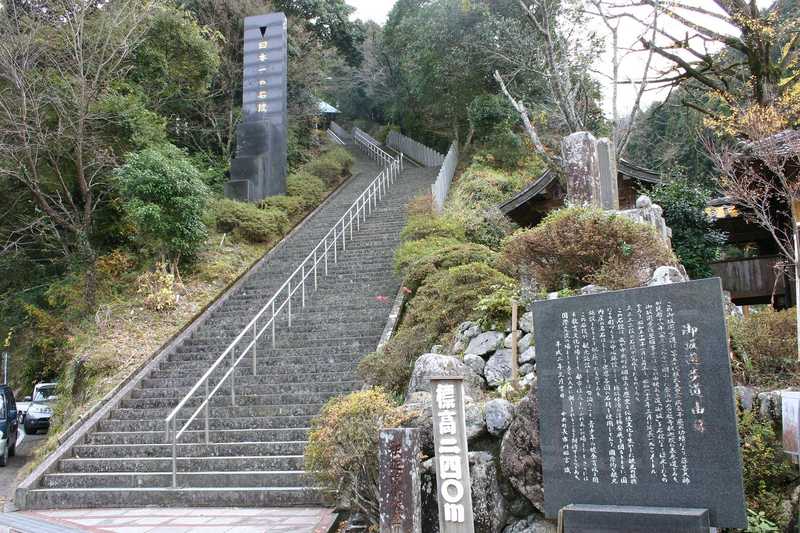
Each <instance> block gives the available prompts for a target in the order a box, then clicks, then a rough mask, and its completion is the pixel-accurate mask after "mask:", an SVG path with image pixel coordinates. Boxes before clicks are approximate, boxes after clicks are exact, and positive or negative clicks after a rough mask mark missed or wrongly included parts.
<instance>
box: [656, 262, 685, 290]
mask: <svg viewBox="0 0 800 533" xmlns="http://www.w3.org/2000/svg"><path fill="white" fill-rule="evenodd" d="M684 281H688V280H687V278H686V277H685V276H684V275H683V273H682V272H681V271H680V270H678V269H677V268H675V267H674V266H660V267H658V268H657V269H655V270H654V271H653V275H652V276H651V278H650V281H649V282H648V283H647V285H648V287H654V286H656V285H669V284H671V283H682V282H684Z"/></svg>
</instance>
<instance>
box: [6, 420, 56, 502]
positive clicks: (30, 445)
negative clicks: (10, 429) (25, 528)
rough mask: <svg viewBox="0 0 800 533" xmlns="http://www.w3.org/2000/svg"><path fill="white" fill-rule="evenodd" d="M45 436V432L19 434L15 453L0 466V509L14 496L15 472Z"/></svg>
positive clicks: (28, 459)
mask: <svg viewBox="0 0 800 533" xmlns="http://www.w3.org/2000/svg"><path fill="white" fill-rule="evenodd" d="M23 433H24V430H23ZM46 438H47V435H46V434H45V435H42V434H38V435H21V441H18V442H17V455H16V456H15V457H9V458H8V464H7V465H6V466H5V467H2V468H0V511H2V509H3V507H4V506H5V504H6V502H7V501H10V500H11V499H12V498H13V496H14V488H15V487H16V481H17V474H18V473H19V471H20V469H21V468H22V467H23V466H25V463H27V462H28V461H30V460H31V458H33V454H34V452H35V451H36V448H38V447H39V446H41V445H42V444H43V443H44V441H45V439H46Z"/></svg>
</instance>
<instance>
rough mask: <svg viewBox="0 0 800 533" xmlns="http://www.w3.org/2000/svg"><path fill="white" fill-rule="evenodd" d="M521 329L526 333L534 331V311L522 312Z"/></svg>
mask: <svg viewBox="0 0 800 533" xmlns="http://www.w3.org/2000/svg"><path fill="white" fill-rule="evenodd" d="M519 329H521V330H522V331H524V332H525V333H533V311H528V312H527V313H523V314H522V317H521V318H520V319H519Z"/></svg>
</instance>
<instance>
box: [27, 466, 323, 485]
mask: <svg viewBox="0 0 800 533" xmlns="http://www.w3.org/2000/svg"><path fill="white" fill-rule="evenodd" d="M176 483H177V486H178V487H179V488H188V487H202V488H215V487H220V488H221V487H249V488H254V487H306V486H310V485H313V484H314V481H313V479H311V477H310V476H309V475H308V474H307V473H306V472H305V471H304V470H271V471H242V472H225V471H222V472H179V473H177V474H176ZM171 486H172V472H171V471H170V472H149V473H122V472H108V473H86V474H48V475H46V476H45V477H44V480H43V482H42V487H43V488H47V489H81V488H117V489H123V488H128V489H136V488H145V487H147V488H167V487H171Z"/></svg>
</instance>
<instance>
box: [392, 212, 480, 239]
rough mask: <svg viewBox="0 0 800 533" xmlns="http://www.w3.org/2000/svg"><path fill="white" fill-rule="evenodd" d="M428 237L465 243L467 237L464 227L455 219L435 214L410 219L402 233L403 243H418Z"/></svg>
mask: <svg viewBox="0 0 800 533" xmlns="http://www.w3.org/2000/svg"><path fill="white" fill-rule="evenodd" d="M428 237H449V238H453V239H456V240H459V241H463V240H464V239H465V238H466V235H465V233H464V228H463V226H462V225H461V223H460V222H459V221H458V220H456V219H455V218H454V217H451V216H446V215H445V216H436V215H433V214H427V215H415V216H411V217H409V219H408V222H406V226H405V227H404V228H403V231H402V232H401V233H400V240H402V241H418V240H420V239H426V238H428Z"/></svg>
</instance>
